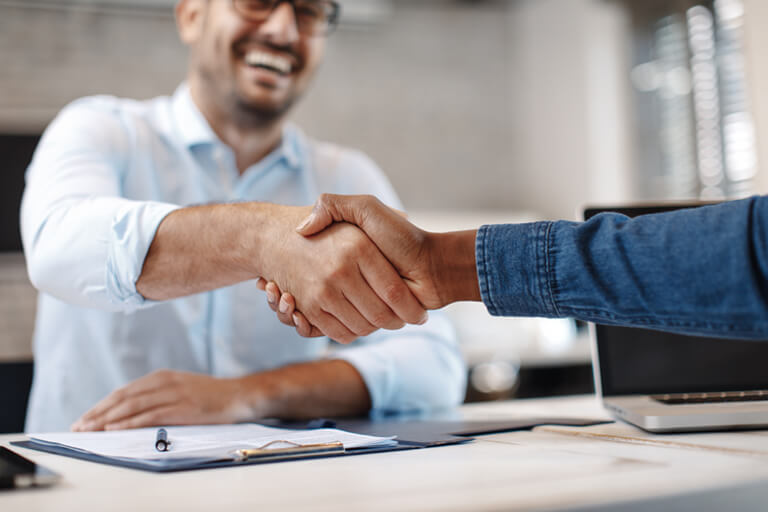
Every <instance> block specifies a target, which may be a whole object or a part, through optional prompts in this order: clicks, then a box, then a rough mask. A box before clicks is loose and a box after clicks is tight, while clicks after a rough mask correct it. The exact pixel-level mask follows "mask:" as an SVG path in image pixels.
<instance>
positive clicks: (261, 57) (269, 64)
mask: <svg viewBox="0 0 768 512" xmlns="http://www.w3.org/2000/svg"><path fill="white" fill-rule="evenodd" d="M245 63H246V64H247V65H249V66H251V67H258V68H265V69H268V70H270V71H275V72H277V73H280V74H281V75H287V74H288V73H290V72H291V70H292V69H293V65H292V64H291V61H290V60H288V59H286V58H285V57H280V56H278V55H274V54H272V53H267V52H264V51H261V50H251V51H249V52H248V53H246V54H245Z"/></svg>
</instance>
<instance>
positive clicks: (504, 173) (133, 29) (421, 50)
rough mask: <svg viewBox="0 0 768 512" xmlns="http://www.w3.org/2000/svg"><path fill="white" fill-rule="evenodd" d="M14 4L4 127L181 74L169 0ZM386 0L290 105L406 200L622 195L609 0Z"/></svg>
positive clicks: (618, 45) (615, 30)
mask: <svg viewBox="0 0 768 512" xmlns="http://www.w3.org/2000/svg"><path fill="white" fill-rule="evenodd" d="M15 4H16V5H17V7H13V6H10V4H6V5H3V4H0V59H1V60H2V62H3V63H4V68H3V71H4V72H3V73H2V74H0V91H3V94H2V95H0V129H2V130H3V131H5V132H6V133H7V132H14V131H39V130H40V129H42V127H43V126H44V125H45V124H46V123H47V122H48V121H49V120H50V118H51V117H52V116H53V115H54V114H55V112H56V111H57V110H58V109H60V108H61V107H62V106H63V105H64V104H65V103H67V102H68V101H70V100H72V99H74V98H76V97H79V96H82V95H86V94H94V93H109V94H116V95H123V96H131V97H138V98H146V97H151V96H153V95H157V94H168V93H170V92H172V91H173V88H174V87H175V85H176V84H177V83H178V81H180V80H181V79H182V77H183V75H184V68H185V63H186V55H185V51H184V48H183V47H182V45H181V44H180V43H179V42H178V40H177V37H176V34H175V27H174V23H173V18H172V15H171V12H170V9H157V8H154V9H148V10H145V11H135V12H134V11H126V10H125V9H122V10H120V11H119V12H112V13H110V11H109V10H107V11H104V10H103V9H102V10H98V9H97V10H92V9H91V10H89V9H84V10H83V9H80V10H77V11H74V12H69V11H62V10H60V9H59V10H56V9H54V10H51V9H39V8H34V9H33V8H22V7H23V6H25V3H24V2H16V3H15ZM18 6H22V7H18ZM392 6H393V9H392V10H391V16H389V17H387V16H385V17H384V18H383V19H382V21H381V22H380V23H378V24H376V25H373V26H369V27H367V29H366V26H365V25H355V26H353V27H352V28H350V27H343V28H342V30H339V31H338V32H337V33H336V34H334V35H333V36H332V37H331V39H330V40H329V52H328V58H327V60H326V63H325V65H324V68H323V69H322V70H321V72H320V75H319V76H318V79H317V82H316V83H315V85H314V86H313V88H312V90H311V92H310V94H309V97H308V98H306V99H305V101H304V102H303V103H302V104H301V106H300V108H299V109H298V111H297V112H296V116H295V117H296V119H297V120H298V121H299V122H300V123H301V124H302V125H303V126H304V127H305V128H306V130H307V131H308V132H309V133H310V134H312V135H315V136H317V137H318V138H323V139H329V140H333V141H337V142H341V143H344V144H348V145H350V146H354V147H359V148H362V149H363V150H365V151H367V152H368V153H369V154H371V155H372V156H373V157H374V159H376V160H377V161H378V162H379V163H380V164H381V165H382V167H383V168H384V169H385V171H386V172H387V173H388V174H389V175H390V177H391V179H392V181H393V182H394V184H395V186H396V188H397V189H398V191H399V192H400V194H401V196H402V197H403V199H404V201H405V203H406V206H408V207H409V208H420V209H425V208H440V209H448V208H453V209H478V208H481V209H486V210H487V209H499V210H505V211H508V210H526V211H534V212H539V213H540V214H541V215H542V216H545V217H569V218H570V217H572V216H573V215H574V211H575V209H576V207H577V205H579V204H582V203H584V202H588V201H594V200H600V201H608V202H615V201H616V200H620V199H622V198H623V197H624V196H626V195H627V192H626V190H625V189H626V183H625V181H626V180H625V178H624V177H625V176H626V175H627V172H628V167H627V161H629V159H628V158H626V151H627V150H626V147H625V143H624V142H623V138H624V133H623V130H622V126H624V123H625V114H624V110H625V109H624V105H623V103H622V101H623V99H622V97H621V94H620V89H621V87H622V86H623V85H624V84H623V82H622V80H624V79H625V77H626V72H625V69H626V68H625V67H622V66H623V63H622V62H621V59H622V58H623V55H624V54H625V53H626V52H625V51H624V47H623V44H624V33H623V32H622V30H623V23H624V20H623V18H622V15H621V11H620V10H619V8H618V7H617V6H616V5H615V4H614V3H611V2H605V1H603V0H518V1H514V2H512V1H498V0H497V1H483V2H448V1H439V0H429V1H428V0H421V1H415V0H396V1H394V2H393V3H392ZM30 34H31V36H30Z"/></svg>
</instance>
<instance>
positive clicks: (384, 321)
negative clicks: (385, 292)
mask: <svg viewBox="0 0 768 512" xmlns="http://www.w3.org/2000/svg"><path fill="white" fill-rule="evenodd" d="M394 319H395V315H394V314H393V313H392V312H391V311H389V310H381V311H379V312H378V313H376V314H375V315H374V316H373V318H372V321H371V323H372V324H373V325H375V326H376V327H379V328H381V327H386V326H387V325H389V324H390V323H391V322H392V321H393V320H394Z"/></svg>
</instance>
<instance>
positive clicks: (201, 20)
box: [174, 0, 208, 45]
mask: <svg viewBox="0 0 768 512" xmlns="http://www.w3.org/2000/svg"><path fill="white" fill-rule="evenodd" d="M207 4H208V2H207V1H206V0H180V1H179V2H177V3H176V9H175V11H174V12H175V14H176V27H177V29H178V31H179V37H180V38H181V41H182V42H183V43H184V44H187V45H189V44H192V43H194V42H195V41H197V40H198V39H199V38H200V35H201V34H202V33H203V26H204V24H205V14H206V12H205V11H206V8H207Z"/></svg>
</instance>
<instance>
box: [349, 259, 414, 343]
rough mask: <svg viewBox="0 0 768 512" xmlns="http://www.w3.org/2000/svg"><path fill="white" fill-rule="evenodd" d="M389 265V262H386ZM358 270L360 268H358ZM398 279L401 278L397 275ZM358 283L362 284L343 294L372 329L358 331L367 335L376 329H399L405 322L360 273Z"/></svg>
mask: <svg viewBox="0 0 768 512" xmlns="http://www.w3.org/2000/svg"><path fill="white" fill-rule="evenodd" d="M386 264H387V265H389V263H388V262H387V263H386ZM358 272H360V269H359V268H358ZM398 280H400V281H401V282H402V280H401V279H400V278H399V277H398ZM360 283H362V286H357V287H355V288H354V289H353V290H350V291H349V292H348V293H345V294H344V295H345V296H346V297H347V298H348V299H349V301H350V302H351V303H352V305H353V306H354V307H355V309H357V311H359V312H360V313H361V314H362V315H363V316H364V317H365V318H366V320H368V322H369V323H370V324H371V325H372V326H373V329H372V330H370V331H368V332H366V333H358V334H361V335H365V336H367V335H368V334H370V333H371V332H373V331H375V330H377V329H400V328H402V327H403V326H404V325H405V323H404V322H403V320H401V319H400V318H399V317H398V316H397V315H396V314H395V313H394V311H392V309H390V307H389V306H387V304H386V303H384V301H383V300H382V299H381V297H379V295H377V294H376V292H375V291H374V290H372V289H371V284H370V283H369V282H368V281H367V280H366V279H365V276H363V275H362V273H361V274H360Z"/></svg>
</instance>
